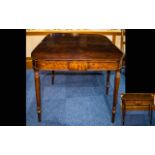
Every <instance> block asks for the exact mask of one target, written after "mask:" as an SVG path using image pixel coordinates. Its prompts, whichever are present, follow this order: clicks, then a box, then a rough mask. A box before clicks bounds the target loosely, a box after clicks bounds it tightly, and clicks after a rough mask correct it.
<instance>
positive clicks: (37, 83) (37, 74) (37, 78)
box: [34, 70, 41, 122]
mask: <svg viewBox="0 0 155 155" xmlns="http://www.w3.org/2000/svg"><path fill="white" fill-rule="evenodd" d="M34 76H35V89H36V99H37V113H38V121H39V122H41V98H40V76H39V71H38V70H34Z"/></svg>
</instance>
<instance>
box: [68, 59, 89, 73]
mask: <svg viewBox="0 0 155 155" xmlns="http://www.w3.org/2000/svg"><path fill="white" fill-rule="evenodd" d="M68 69H69V70H77V71H78V70H79V71H86V70H88V63H87V62H85V61H79V62H78V61H73V62H68Z"/></svg>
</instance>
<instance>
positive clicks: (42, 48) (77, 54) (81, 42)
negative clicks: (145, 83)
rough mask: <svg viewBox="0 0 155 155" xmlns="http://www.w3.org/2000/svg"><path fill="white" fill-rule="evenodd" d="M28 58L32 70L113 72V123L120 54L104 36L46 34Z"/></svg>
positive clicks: (37, 83) (37, 81) (121, 54)
mask: <svg viewBox="0 0 155 155" xmlns="http://www.w3.org/2000/svg"><path fill="white" fill-rule="evenodd" d="M31 57H32V61H33V68H34V70H35V71H36V70H37V71H39V70H51V71H56V70H66V71H103V70H105V71H108V73H110V71H116V77H115V86H114V97H113V108H112V122H114V120H115V113H116V104H117V95H118V89H119V80H120V68H121V62H122V57H123V53H122V52H121V51H120V50H119V49H118V48H117V47H116V46H115V45H114V44H113V43H112V42H111V41H110V40H109V39H108V38H107V37H105V36H103V35H98V34H76V35H75V34H72V33H55V34H49V35H47V36H46V37H45V38H44V39H43V41H42V42H41V43H40V44H39V45H38V46H37V47H36V48H35V49H34V50H33V52H32V55H31ZM35 80H36V90H37V91H39V88H38V85H39V80H38V78H37V77H36V78H35ZM53 82H54V78H53ZM107 84H109V79H107ZM36 95H37V96H39V97H37V98H38V99H37V102H39V103H37V106H38V107H39V110H41V108H40V107H41V106H40V94H39V93H37V94H36ZM39 112H40V113H38V114H40V115H41V111H39Z"/></svg>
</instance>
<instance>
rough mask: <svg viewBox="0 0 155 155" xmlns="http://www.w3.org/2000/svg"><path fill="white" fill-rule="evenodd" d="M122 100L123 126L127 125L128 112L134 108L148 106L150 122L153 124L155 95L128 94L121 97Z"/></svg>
mask: <svg viewBox="0 0 155 155" xmlns="http://www.w3.org/2000/svg"><path fill="white" fill-rule="evenodd" d="M121 100H122V124H123V125H124V123H125V115H126V111H129V110H131V109H132V108H131V107H133V106H147V107H148V111H149V119H150V120H149V121H150V125H151V124H152V113H153V106H154V94H151V93H126V94H122V95H121Z"/></svg>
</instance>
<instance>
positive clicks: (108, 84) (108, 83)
mask: <svg viewBox="0 0 155 155" xmlns="http://www.w3.org/2000/svg"><path fill="white" fill-rule="evenodd" d="M109 87H110V71H107V78H106V95H108V94H109Z"/></svg>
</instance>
